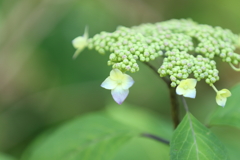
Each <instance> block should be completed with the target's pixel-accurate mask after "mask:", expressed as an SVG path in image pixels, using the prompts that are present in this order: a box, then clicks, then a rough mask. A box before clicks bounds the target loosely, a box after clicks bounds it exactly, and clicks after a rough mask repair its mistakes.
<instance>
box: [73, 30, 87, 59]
mask: <svg viewBox="0 0 240 160" xmlns="http://www.w3.org/2000/svg"><path fill="white" fill-rule="evenodd" d="M87 41H88V28H87V27H86V28H85V31H84V34H83V36H79V37H76V38H75V39H73V40H72V44H73V47H74V48H76V49H77V50H76V51H75V53H74V55H73V58H74V59H75V58H77V56H78V55H79V53H80V52H81V51H82V50H83V49H84V48H85V47H87V45H88V42H87Z"/></svg>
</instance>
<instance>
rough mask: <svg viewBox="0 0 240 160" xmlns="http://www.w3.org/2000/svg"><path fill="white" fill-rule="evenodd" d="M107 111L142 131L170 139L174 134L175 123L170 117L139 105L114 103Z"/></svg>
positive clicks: (118, 119)
mask: <svg viewBox="0 0 240 160" xmlns="http://www.w3.org/2000/svg"><path fill="white" fill-rule="evenodd" d="M107 113H108V114H109V115H110V116H111V117H112V118H113V119H115V120H117V121H118V122H121V123H123V124H125V125H128V126H130V127H131V128H136V129H138V130H140V131H142V132H147V133H151V134H154V135H158V136H160V137H162V138H165V139H167V140H170V139H171V137H172V134H173V124H172V121H171V120H170V121H169V119H164V118H162V116H161V115H159V114H156V113H154V112H151V111H149V110H147V109H143V108H140V107H138V106H134V105H129V104H127V103H124V104H122V105H121V106H119V105H117V104H112V105H109V106H108V107H107Z"/></svg>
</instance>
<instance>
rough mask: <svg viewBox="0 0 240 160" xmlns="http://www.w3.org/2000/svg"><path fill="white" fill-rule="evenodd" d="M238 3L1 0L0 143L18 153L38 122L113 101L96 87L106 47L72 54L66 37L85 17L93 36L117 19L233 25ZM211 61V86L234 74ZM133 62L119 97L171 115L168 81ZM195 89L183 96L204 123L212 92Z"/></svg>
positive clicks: (235, 78) (239, 24) (46, 123)
mask: <svg viewBox="0 0 240 160" xmlns="http://www.w3.org/2000/svg"><path fill="white" fill-rule="evenodd" d="M239 6H240V1H239V0H219V1H211V0H195V1H191V0H168V1H164V0H2V1H0V151H1V152H5V153H8V154H12V155H14V156H16V157H19V156H20V155H21V153H22V151H23V150H24V149H25V147H26V146H27V145H28V144H29V142H30V141H31V140H32V139H33V138H34V137H36V135H38V134H39V133H41V132H42V131H44V130H45V129H47V128H50V127H52V126H56V125H58V124H60V123H61V122H63V121H66V120H68V119H71V118H73V117H76V116H79V115H82V114H86V113H88V112H94V111H97V110H101V109H103V108H104V107H105V106H106V105H107V104H109V103H112V102H113V100H112V97H111V95H110V91H108V90H105V89H102V88H101V87H100V84H101V83H102V81H103V80H104V79H105V78H106V77H107V76H108V75H109V72H110V70H111V67H109V66H107V60H108V55H105V56H102V55H100V54H98V53H97V52H96V51H94V50H87V49H85V50H84V52H82V53H81V54H80V56H79V57H78V58H77V59H75V60H73V59H72V56H73V53H74V51H75V50H74V48H73V47H72V44H71V41H72V39H74V38H75V37H77V36H80V35H82V34H83V32H84V28H85V26H86V25H87V26H88V27H89V34H90V37H92V36H93V35H95V34H97V33H99V32H101V31H107V32H112V31H114V30H115V29H116V27H117V26H119V25H123V26H127V27H131V26H133V25H139V24H141V23H147V22H151V23H155V22H160V21H164V20H169V19H173V18H191V19H193V20H194V21H196V22H199V23H203V24H209V25H213V26H221V27H223V28H229V29H230V30H232V31H233V32H234V33H240V21H239V19H240V11H239ZM238 53H239V52H238ZM217 62H219V63H218V68H219V70H220V77H221V80H220V81H219V82H217V83H216V86H217V88H219V89H221V88H231V87H232V86H234V85H235V84H236V83H238V82H239V81H240V75H239V74H238V73H236V72H234V71H233V70H232V69H231V68H230V67H229V66H228V65H227V64H225V63H222V62H220V61H219V60H217ZM159 66H160V64H159ZM140 69H141V70H140V72H138V73H135V74H131V76H132V77H133V78H134V80H135V84H134V86H133V87H132V88H131V89H130V94H129V96H128V98H127V100H126V102H127V103H130V104H133V105H137V106H139V107H142V108H148V109H151V110H153V111H154V112H156V113H158V114H159V116H162V117H164V118H166V119H167V120H168V121H171V117H170V108H169V104H170V102H169V98H168V91H167V87H166V86H165V84H164V83H163V82H162V81H161V80H160V79H159V78H158V77H157V76H156V75H154V73H153V72H152V71H151V70H149V68H147V67H146V66H144V65H141V64H140ZM197 90H198V92H197V98H196V99H194V100H189V99H188V103H189V106H190V111H191V112H192V113H193V115H195V117H197V118H198V119H199V120H200V121H202V122H203V123H205V122H206V121H207V117H208V116H209V114H210V113H211V112H212V111H213V110H214V109H215V108H216V107H217V105H216V102H215V93H214V91H213V90H212V89H211V88H210V87H209V86H208V85H206V84H205V83H204V82H200V83H199V85H198V86H197ZM181 110H182V116H183V114H184V110H183V109H181ZM126 118H127V117H126ZM216 130H218V129H216ZM221 132H223V131H221ZM236 132H238V133H239V131H236ZM219 136H220V137H221V136H222V137H224V136H225V137H226V135H219Z"/></svg>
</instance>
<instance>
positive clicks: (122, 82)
mask: <svg viewBox="0 0 240 160" xmlns="http://www.w3.org/2000/svg"><path fill="white" fill-rule="evenodd" d="M133 83H134V80H133V79H132V77H130V76H129V75H127V74H124V73H122V72H121V71H120V70H119V69H113V70H112V71H111V72H110V76H109V77H108V78H106V79H105V80H104V82H103V83H102V84H101V87H103V88H105V89H109V90H111V93H112V97H113V99H114V100H115V101H116V102H117V103H118V104H122V103H123V101H124V100H125V99H126V98H127V96H128V93H129V90H128V89H129V88H130V87H131V86H132V85H133Z"/></svg>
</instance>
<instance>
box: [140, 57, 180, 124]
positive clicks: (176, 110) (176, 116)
mask: <svg viewBox="0 0 240 160" xmlns="http://www.w3.org/2000/svg"><path fill="white" fill-rule="evenodd" d="M144 64H146V65H147V66H148V67H149V68H151V69H152V70H153V71H154V73H156V74H157V75H158V76H159V73H158V71H157V69H156V68H155V67H154V66H153V65H151V64H150V63H148V62H144ZM161 78H162V79H163V81H164V82H165V83H166V85H167V87H168V89H169V94H170V101H171V106H172V107H171V114H172V121H173V123H174V128H177V126H178V124H179V123H180V118H179V103H178V99H177V95H176V92H175V88H173V87H171V81H170V79H169V78H166V77H161Z"/></svg>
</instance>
